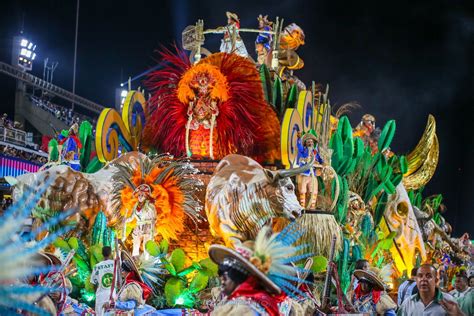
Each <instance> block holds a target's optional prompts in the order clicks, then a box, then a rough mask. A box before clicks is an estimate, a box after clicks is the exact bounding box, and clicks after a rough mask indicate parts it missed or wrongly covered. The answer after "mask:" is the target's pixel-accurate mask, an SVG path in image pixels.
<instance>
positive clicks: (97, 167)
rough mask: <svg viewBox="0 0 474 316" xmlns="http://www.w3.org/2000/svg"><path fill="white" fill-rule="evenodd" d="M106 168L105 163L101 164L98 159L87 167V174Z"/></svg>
mask: <svg viewBox="0 0 474 316" xmlns="http://www.w3.org/2000/svg"><path fill="white" fill-rule="evenodd" d="M103 166H104V163H102V162H100V160H99V159H98V158H97V157H94V159H92V160H91V162H90V163H89V164H88V165H87V168H86V170H85V173H94V172H97V171H99V170H100V169H101V168H102V167H103Z"/></svg>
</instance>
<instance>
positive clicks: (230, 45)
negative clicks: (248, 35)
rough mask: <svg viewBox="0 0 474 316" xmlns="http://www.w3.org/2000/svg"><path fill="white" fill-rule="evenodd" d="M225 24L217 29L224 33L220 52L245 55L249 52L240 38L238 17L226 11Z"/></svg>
mask: <svg viewBox="0 0 474 316" xmlns="http://www.w3.org/2000/svg"><path fill="white" fill-rule="evenodd" d="M225 14H226V15H227V25H226V26H225V27H220V28H218V29H217V30H218V31H220V32H223V33H224V38H223V39H222V42H221V47H220V51H221V52H222V53H229V54H231V53H235V54H237V55H239V56H242V57H247V56H248V55H249V54H248V52H247V48H245V44H244V42H243V41H242V38H240V35H239V29H240V19H239V17H238V15H237V14H235V13H232V12H229V11H227V12H226V13H225Z"/></svg>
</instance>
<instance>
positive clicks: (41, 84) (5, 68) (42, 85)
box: [0, 62, 104, 113]
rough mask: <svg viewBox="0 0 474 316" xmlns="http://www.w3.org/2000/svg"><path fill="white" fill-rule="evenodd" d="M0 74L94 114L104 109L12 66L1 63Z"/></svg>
mask: <svg viewBox="0 0 474 316" xmlns="http://www.w3.org/2000/svg"><path fill="white" fill-rule="evenodd" d="M0 72H1V73H4V74H6V75H8V76H11V77H14V78H16V79H18V80H21V81H23V82H25V83H27V84H30V85H32V86H34V87H35V88H39V89H42V90H44V91H47V92H49V93H51V94H54V95H55V96H57V97H60V98H62V99H64V100H67V101H70V102H73V103H74V104H76V105H78V106H81V107H83V108H85V109H88V110H90V111H92V112H94V113H100V112H102V110H103V109H104V107H103V106H101V105H99V104H97V103H94V102H92V101H89V100H87V99H85V98H83V97H80V96H78V95H75V94H73V93H71V92H69V91H67V90H64V89H63V88H60V87H58V86H56V85H54V84H52V83H49V82H47V81H45V80H43V79H41V78H38V77H36V76H33V75H32V74H29V73H27V72H24V71H22V70H21V69H20V68H17V67H14V66H12V65H9V64H6V63H3V62H0Z"/></svg>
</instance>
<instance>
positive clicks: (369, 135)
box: [353, 114, 380, 154]
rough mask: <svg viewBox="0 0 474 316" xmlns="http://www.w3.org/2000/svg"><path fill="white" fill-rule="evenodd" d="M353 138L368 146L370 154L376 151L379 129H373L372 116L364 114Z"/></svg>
mask: <svg viewBox="0 0 474 316" xmlns="http://www.w3.org/2000/svg"><path fill="white" fill-rule="evenodd" d="M353 136H354V137H359V138H360V139H362V140H363V141H364V144H365V145H366V146H370V148H371V149H372V154H374V153H376V152H377V150H378V147H377V142H378V140H379V136H380V129H379V128H377V127H375V117H374V116H373V115H372V114H364V116H362V120H361V121H360V123H359V125H357V126H356V128H355V131H354V133H353Z"/></svg>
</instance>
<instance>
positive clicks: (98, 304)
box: [90, 246, 115, 316]
mask: <svg viewBox="0 0 474 316" xmlns="http://www.w3.org/2000/svg"><path fill="white" fill-rule="evenodd" d="M102 256H104V260H102V261H101V262H99V263H97V264H96V265H95V266H94V269H93V270H92V273H91V279H90V282H91V283H92V284H93V285H94V288H95V290H96V292H95V313H96V315H98V316H101V315H104V305H105V304H106V303H108V302H109V300H110V297H111V286H112V282H113V279H114V260H113V259H112V248H110V247H109V246H105V247H103V248H102ZM113 296H115V293H114V295H113Z"/></svg>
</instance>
